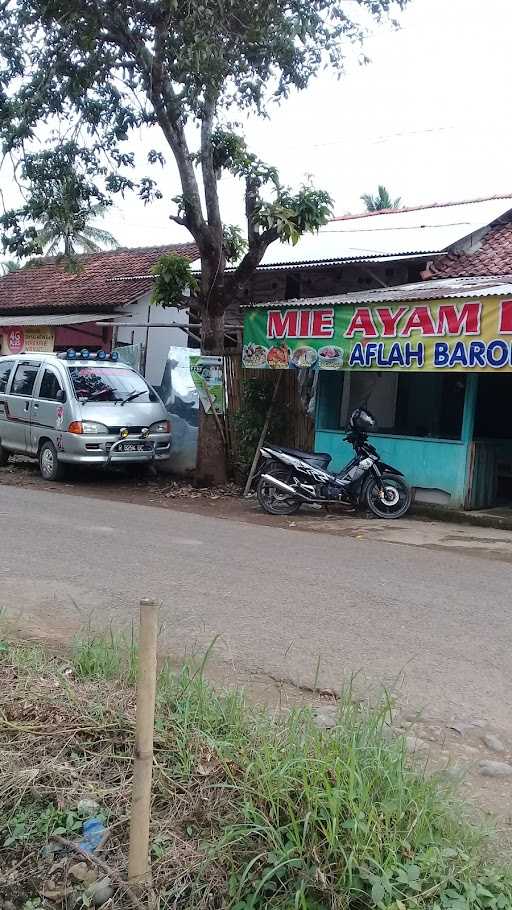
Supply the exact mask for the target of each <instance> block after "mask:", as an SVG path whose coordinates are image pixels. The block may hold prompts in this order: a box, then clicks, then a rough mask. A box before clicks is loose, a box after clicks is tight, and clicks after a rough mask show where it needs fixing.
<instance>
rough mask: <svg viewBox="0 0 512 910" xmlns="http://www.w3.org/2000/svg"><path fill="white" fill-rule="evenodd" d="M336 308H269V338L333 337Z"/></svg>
mask: <svg viewBox="0 0 512 910" xmlns="http://www.w3.org/2000/svg"><path fill="white" fill-rule="evenodd" d="M333 334H334V310H333V308H332V307H329V309H326V310H320V309H318V310H287V311H286V312H285V313H282V312H281V311H280V310H269V311H268V315H267V338H319V339H320V340H321V339H322V338H332V336H333Z"/></svg>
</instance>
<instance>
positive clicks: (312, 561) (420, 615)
mask: <svg viewBox="0 0 512 910" xmlns="http://www.w3.org/2000/svg"><path fill="white" fill-rule="evenodd" d="M468 530H469V529H468ZM0 541H1V558H0V608H4V609H5V610H6V611H7V613H8V615H10V616H11V617H12V616H17V617H18V619H19V621H20V622H21V623H22V624H24V626H25V627H27V628H30V629H32V630H36V631H37V630H38V631H39V633H40V634H41V635H46V636H48V637H49V638H58V639H65V638H69V636H71V635H73V634H75V633H76V632H77V631H78V630H79V629H80V628H81V627H82V628H83V626H84V625H87V624H88V623H92V625H93V626H94V627H96V628H105V627H107V626H108V625H109V624H110V623H111V622H112V623H114V625H126V624H130V623H131V621H132V618H133V617H134V616H136V612H137V604H138V601H139V598H140V597H144V596H150V597H153V596H154V597H158V598H160V599H161V600H162V601H163V605H164V606H163V632H162V642H163V647H165V648H166V649H167V650H168V651H169V653H171V654H173V655H174V656H176V657H177V658H178V659H180V658H181V657H182V656H183V655H184V654H186V653H191V652H194V653H195V654H200V653H201V652H203V651H204V650H205V649H206V648H207V647H208V645H209V644H210V643H211V642H212V640H213V638H214V637H215V636H216V635H219V636H220V638H219V640H218V641H217V643H216V645H215V650H214V656H213V664H212V666H213V667H218V668H220V669H222V671H223V673H224V678H226V679H229V680H233V681H236V680H242V681H244V682H245V683H247V681H248V680H249V682H250V680H251V679H254V681H255V684H256V682H257V681H259V682H260V683H261V681H262V680H265V679H268V678H274V679H283V678H284V679H289V680H292V681H293V682H294V683H296V684H298V685H302V686H306V687H307V686H313V685H314V683H315V679H316V678H317V677H318V683H319V685H321V686H324V687H327V686H329V687H334V688H336V689H339V688H340V687H341V686H342V684H343V680H346V679H347V678H349V677H350V676H351V674H354V673H358V674H359V675H358V678H357V686H359V687H362V688H365V687H366V686H369V687H374V686H375V685H379V684H381V683H383V684H384V685H386V686H387V687H393V688H394V689H396V690H397V691H399V694H400V698H403V699H406V700H407V701H409V703H410V704H412V705H414V706H415V707H422V706H426V707H427V709H428V710H430V709H432V708H433V709H434V710H435V712H436V714H438V713H442V714H443V716H457V717H472V718H481V719H483V720H485V721H486V722H490V723H493V724H495V725H497V726H498V727H500V728H504V729H510V728H512V709H511V708H510V700H509V701H508V702H507V698H508V699H509V698H510V692H511V691H512V685H511V684H512V658H511V646H512V624H511V622H510V612H511V604H512V600H511V596H510V591H511V585H512V565H511V564H510V563H509V562H501V561H497V560H495V559H492V558H486V556H485V552H482V553H479V554H477V555H472V554H471V553H466V552H464V553H458V552H455V551H451V550H447V551H442V550H439V549H437V548H435V547H434V548H431V547H429V546H425V547H423V546H417V545H416V546H411V545H408V544H407V543H404V542H403V541H402V542H395V543H389V542H383V541H382V540H375V539H357V537H355V538H354V537H339V536H338V537H337V536H330V535H328V534H319V533H309V532H304V531H300V532H298V531H294V530H291V529H284V528H273V527H268V526H261V525H252V524H247V523H244V522H241V521H240V522H238V521H230V520H221V519H215V518H211V517H204V516H200V515H194V514H189V513H184V512H179V511H174V510H163V509H156V508H150V507H145V506H140V505H132V504H128V503H122V502H112V503H109V502H105V501H104V500H99V499H93V498H88V497H83V496H81V497H73V496H67V495H56V494H53V493H49V492H41V491H36V490H34V489H28V490H25V489H19V488H14V487H12V488H11V487H2V488H0Z"/></svg>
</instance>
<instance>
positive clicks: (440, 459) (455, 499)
mask: <svg viewBox="0 0 512 910" xmlns="http://www.w3.org/2000/svg"><path fill="white" fill-rule="evenodd" d="M343 435H344V434H343V433H342V432H341V431H337V430H319V431H318V432H317V433H316V435H315V450H316V451H317V452H328V453H329V455H331V456H332V459H333V461H332V470H336V471H339V470H340V469H341V468H342V467H343V465H344V464H346V462H347V461H349V460H350V458H352V457H353V449H352V446H350V445H349V444H348V443H347V442H343ZM370 441H371V443H372V445H374V446H375V448H376V449H377V452H379V454H380V456H381V458H382V460H383V461H386V462H387V463H388V464H391V465H393V467H395V468H398V469H399V470H400V471H402V473H403V474H405V476H406V478H407V481H408V482H409V483H410V485H411V486H413V487H423V488H427V489H431V490H442V491H443V492H445V493H448V494H449V495H450V497H451V499H450V502H449V505H451V506H453V507H457V506H461V505H462V504H463V502H464V490H465V482H466V459H467V445H466V444H465V443H463V442H452V441H447V440H441V439H423V438H421V439H416V438H413V437H409V436H384V435H382V436H381V435H379V434H375V435H372V436H370Z"/></svg>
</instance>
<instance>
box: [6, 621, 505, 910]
mask: <svg viewBox="0 0 512 910" xmlns="http://www.w3.org/2000/svg"><path fill="white" fill-rule="evenodd" d="M30 650H31V649H30V648H29V649H27V648H26V647H18V646H15V645H8V646H5V647H4V648H0V674H1V675H0V685H2V688H1V691H2V696H1V700H2V702H3V704H2V706H1V711H0V804H1V805H0V854H1V855H2V859H0V896H5V897H10V898H11V899H13V898H12V894H13V893H15V894H16V895H17V899H18V901H19V905H20V906H23V905H24V902H25V905H26V906H27V907H28V906H30V905H27V904H26V902H27V901H29V900H33V899H36V898H37V895H38V893H39V890H40V884H41V876H42V875H43V876H44V874H45V872H44V870H41V854H40V850H41V847H42V845H43V844H44V843H45V842H47V840H48V838H49V837H51V834H52V833H55V831H56V830H65V831H66V832H67V836H70V837H72V838H73V837H75V836H76V833H75V832H76V831H77V829H79V828H80V824H81V818H80V815H79V813H77V808H76V807H77V805H78V802H79V800H80V799H81V798H83V797H84V796H85V797H93V798H94V799H96V800H97V801H98V803H99V804H100V806H101V811H102V812H103V813H104V814H105V817H106V818H108V824H109V827H110V830H111V837H110V840H109V842H108V844H107V848H106V852H105V853H104V854H103V855H104V857H105V859H106V860H107V862H108V863H109V865H110V866H111V867H112V868H114V869H115V870H116V872H117V874H118V875H119V876H124V874H125V872H126V856H127V830H128V828H127V819H128V813H129V798H130V777H131V767H132V749H133V730H134V694H133V689H132V688H131V686H130V681H131V680H133V676H134V671H135V666H136V652H135V647H134V645H133V643H132V642H123V641H121V640H119V639H118V638H116V636H114V635H110V636H108V637H107V638H106V639H102V638H100V637H95V636H92V635H91V634H88V635H86V636H85V637H84V638H83V639H82V640H81V641H80V642H78V643H77V644H76V646H75V649H74V651H73V654H72V657H71V665H70V664H69V663H66V662H64V661H62V660H60V659H57V658H51V657H49V656H48V655H46V658H45V660H43V658H42V656H41V651H40V649H39V650H37V654H36V657H34V656H32V657H30V656H28V652H29V651H30ZM34 666H35V667H36V670H35V671H34V669H33V668H34ZM388 720H389V706H388V705H386V704H384V705H382V706H381V707H379V708H373V709H372V708H369V707H361V706H360V705H355V704H354V703H353V702H352V700H351V698H350V693H349V692H348V693H346V697H345V698H344V699H343V700H342V701H341V703H340V706H339V721H338V724H337V726H336V728H335V729H334V730H332V731H328V732H325V731H320V730H318V729H317V727H316V726H315V724H314V723H313V720H312V717H311V715H310V713H309V711H307V710H301V711H298V712H292V713H290V714H286V715H283V716H278V717H271V716H270V715H269V714H268V712H266V711H265V710H263V709H258V708H254V707H252V706H249V705H248V704H247V703H246V701H245V699H244V696H243V694H242V693H240V692H238V691H229V692H217V691H214V690H213V689H212V688H211V687H210V686H209V685H208V684H207V683H206V682H205V680H204V676H203V673H202V667H199V668H197V669H196V670H195V671H194V670H193V669H192V668H190V667H186V668H184V669H183V670H182V671H181V672H180V673H178V674H176V673H174V672H173V671H172V669H171V668H170V667H169V666H168V665H166V664H164V665H163V666H162V667H161V670H160V673H159V680H158V696H157V719H156V733H155V773H154V801H153V811H152V829H151V844H152V865H153V876H154V886H155V890H156V892H157V895H158V907H159V908H160V910H185V908H186V910H188V908H194V910H203V908H204V910H206V908H208V910H216V908H218V910H267V908H268V910H274V908H276V910H278V908H279V910H371V908H377V910H510V908H512V877H511V874H510V872H509V871H507V870H503V869H493V868H492V867H491V866H489V865H488V864H487V862H486V860H485V856H486V855H487V854H488V844H487V843H486V841H485V840H484V839H483V837H482V835H480V833H479V832H478V831H477V830H475V829H474V828H472V827H471V826H470V825H469V824H467V823H465V822H464V821H462V820H461V819H462V815H463V813H462V811H461V808H460V806H459V805H458V804H457V803H456V802H455V800H454V797H453V795H452V794H451V793H450V792H448V791H447V789H446V786H445V785H442V784H441V782H440V781H439V780H436V779H432V778H429V777H427V776H426V775H425V774H423V773H422V772H421V770H418V769H417V768H414V767H411V766H410V764H409V761H408V758H407V756H406V753H405V750H404V745H403V743H402V741H401V740H400V739H391V740H390V739H389V736H388V735H387V734H386V730H387V721H388ZM2 862H3V863H4V867H5V868H6V869H10V868H12V864H14V868H15V869H19V874H18V875H17V877H16V878H15V881H14V884H13V881H10V883H9V886H8V887H9V889H10V891H9V893H7V891H6V890H5V887H4V891H5V894H4V892H3V891H2V876H1V870H2ZM13 889H14V890H13ZM81 900H82V901H83V903H82V905H83V906H85V905H86V902H87V895H86V894H84V895H83V897H82V898H81ZM124 901H126V898H124V897H123V896H122V895H121V893H119V895H117V896H116V897H115V903H114V907H115V908H124V907H125V906H126V907H128V906H129V904H127V903H124ZM84 902H85V903H84ZM43 906H44V904H43ZM48 906H49V907H50V906H53V907H55V904H51V903H50V902H48ZM78 907H80V904H78Z"/></svg>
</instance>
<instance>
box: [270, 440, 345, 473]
mask: <svg viewBox="0 0 512 910" xmlns="http://www.w3.org/2000/svg"><path fill="white" fill-rule="evenodd" d="M272 448H275V449H276V450H278V451H279V452H284V453H285V455H292V456H293V457H294V458H300V459H301V460H302V461H305V462H306V463H307V464H310V465H311V467H312V468H320V469H321V470H323V471H325V470H326V468H327V466H328V465H329V464H330V462H331V460H332V456H331V455H328V454H327V453H326V452H302V451H301V450H300V449H285V447H284V446H279V447H277V446H272Z"/></svg>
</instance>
